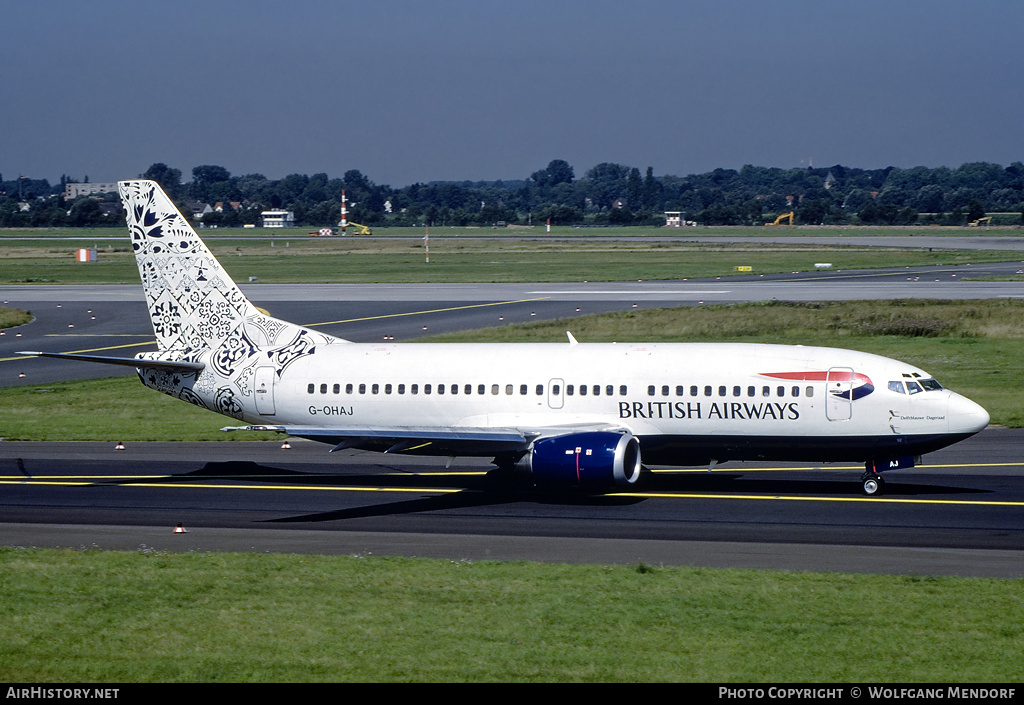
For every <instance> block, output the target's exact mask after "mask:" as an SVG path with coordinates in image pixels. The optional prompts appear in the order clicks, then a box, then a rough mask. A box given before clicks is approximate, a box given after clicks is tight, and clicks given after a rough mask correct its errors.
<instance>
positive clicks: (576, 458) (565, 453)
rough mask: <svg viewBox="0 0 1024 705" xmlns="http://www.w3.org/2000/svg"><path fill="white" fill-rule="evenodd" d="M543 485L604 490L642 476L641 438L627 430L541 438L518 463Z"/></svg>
mask: <svg viewBox="0 0 1024 705" xmlns="http://www.w3.org/2000/svg"><path fill="white" fill-rule="evenodd" d="M516 468H517V470H519V471H521V472H526V473H529V474H530V476H531V477H532V478H533V480H534V481H535V482H536V483H537V484H538V485H542V486H549V487H556V488H584V489H603V488H607V487H614V486H629V485H632V484H634V483H635V482H636V481H637V480H638V479H639V477H640V441H638V440H637V439H636V437H635V436H631V435H629V434H628V433H615V432H612V431H593V432H585V433H572V434H568V435H565V436H555V437H553V438H541V439H540V440H538V441H536V442H535V443H534V444H533V450H532V451H530V452H529V453H527V454H526V455H525V456H523V458H522V459H521V460H520V461H519V462H518V463H516Z"/></svg>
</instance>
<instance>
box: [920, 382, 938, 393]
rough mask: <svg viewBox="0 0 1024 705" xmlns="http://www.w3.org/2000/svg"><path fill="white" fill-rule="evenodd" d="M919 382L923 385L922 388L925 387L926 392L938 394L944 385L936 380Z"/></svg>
mask: <svg viewBox="0 0 1024 705" xmlns="http://www.w3.org/2000/svg"><path fill="white" fill-rule="evenodd" d="M918 382H920V383H921V386H922V387H924V390H925V391H926V392H936V391H938V390H940V389H942V385H941V384H939V382H938V380H935V379H920V380H918Z"/></svg>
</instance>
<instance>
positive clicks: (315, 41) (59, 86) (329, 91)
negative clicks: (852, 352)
mask: <svg viewBox="0 0 1024 705" xmlns="http://www.w3.org/2000/svg"><path fill="white" fill-rule="evenodd" d="M0 10H2V12H0V18H2V19H0V173H2V174H3V177H4V178H5V179H12V178H15V177H16V176H17V175H19V174H25V175H28V176H31V177H35V178H47V179H50V180H51V181H57V180H59V178H60V176H61V174H67V175H69V176H71V177H74V178H78V179H81V178H84V177H86V176H88V177H89V179H90V180H91V181H114V180H117V179H122V178H130V177H133V176H136V175H138V174H140V173H142V172H143V171H145V170H146V169H147V168H148V167H149V166H150V165H151V164H153V163H155V162H164V163H166V164H168V165H170V166H172V167H174V168H177V169H180V170H181V171H182V173H183V174H184V178H185V180H189V179H190V177H191V170H192V167H194V166H197V165H202V164H217V165H220V166H223V167H225V168H227V169H228V170H229V171H230V172H231V173H232V174H247V173H261V174H264V175H265V176H267V177H269V178H280V177H283V176H285V175H287V174H291V173H300V174H313V173H317V172H326V173H327V174H329V175H331V176H341V175H342V174H344V172H345V171H347V170H349V169H359V170H360V171H362V172H363V173H364V174H365V175H366V176H367V177H369V178H370V179H372V180H373V181H375V182H377V183H380V184H390V185H391V186H395V187H400V186H406V185H408V184H410V183H413V182H416V181H424V182H425V181H433V180H463V179H469V180H491V179H520V178H525V177H527V176H529V175H530V173H532V172H533V171H536V170H537V169H540V168H543V167H545V166H546V165H547V164H548V162H549V161H551V160H552V159H565V160H566V161H568V162H569V163H570V164H572V165H573V167H574V168H575V171H576V175H577V176H582V175H583V173H584V172H585V171H586V170H587V169H589V168H591V167H592V166H594V165H595V164H598V163H600V162H618V163H621V164H625V165H627V166H635V167H638V168H640V169H641V171H642V170H644V169H646V168H647V167H648V166H651V167H653V168H654V173H655V174H656V175H659V176H660V175H663V174H675V175H680V176H683V175H686V174H691V173H701V172H705V171H709V170H711V169H714V168H717V167H724V168H733V169H736V168H739V167H741V166H742V165H744V164H754V165H757V166H774V167H783V168H789V167H797V166H805V165H807V164H809V163H813V165H815V166H831V165H833V164H837V163H839V164H843V165H845V166H852V167H861V168H879V167H885V166H890V165H892V166H899V167H912V166H920V165H923V166H928V167H936V166H950V167H956V166H959V165H960V164H962V163H964V162H972V161H987V162H994V163H997V164H1002V165H1004V166H1005V165H1007V164H1009V163H1010V162H1013V161H1019V160H1024V129H1022V127H1021V119H1022V116H1024V80H1022V79H1024V41H1022V39H1024V37H1022V31H1024V2H1021V1H1020V0H971V1H967V0H963V1H954V0H858V1H857V2H837V1H834V0H717V1H707V2H687V1H685V0H676V1H670V0H629V2H623V1H621V0H619V1H616V2H613V1H611V0H517V1H511V0H510V1H507V2H506V1H500V0H434V1H433V2H426V1H412V0H364V1H363V2H348V1H345V0H340V1H338V0H336V1H329V0H288V2H271V1H268V0H224V1H218V0H205V1H203V2H198V1H196V0H176V1H175V2H147V1H145V0H135V1H133V2H129V1H127V0H88V1H86V0H75V1H69V0H47V1H46V2H38V1H30V0H4V1H3V2H0Z"/></svg>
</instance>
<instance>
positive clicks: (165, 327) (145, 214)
mask: <svg viewBox="0 0 1024 705" xmlns="http://www.w3.org/2000/svg"><path fill="white" fill-rule="evenodd" d="M118 187H119V190H120V193H121V202H122V203H123V204H124V208H125V211H126V212H127V221H128V230H129V233H130V234H131V238H132V247H133V248H134V250H135V259H136V262H137V263H138V265H139V275H140V276H141V277H142V287H143V289H144V290H145V293H146V304H147V306H148V307H149V314H150V317H151V319H152V322H153V332H154V333H155V334H156V340H157V343H158V345H159V347H160V352H161V357H164V358H168V357H173V356H181V355H188V354H189V353H192V352H194V351H197V350H202V349H213V350H216V349H218V348H221V347H222V346H224V345H231V343H230V341H231V339H232V338H237V337H238V336H240V335H241V336H244V337H245V338H247V339H248V342H250V343H251V344H253V345H255V346H257V347H268V346H274V345H278V344H281V343H284V342H288V341H291V340H293V339H294V338H295V337H296V336H297V335H298V334H299V333H301V332H303V331H304V332H306V333H307V334H312V335H313V336H314V337H316V338H317V339H318V341H319V342H328V340H329V341H330V342H341V341H340V340H339V339H337V338H332V337H331V336H328V335H324V334H323V333H317V332H314V331H310V330H308V329H306V328H303V327H302V326H297V325H295V324H293V323H288V322H286V321H280V320H278V319H275V318H271V317H270V316H267V315H266V314H263V313H261V312H260V311H259V309H257V308H256V307H255V306H253V305H252V304H251V303H250V302H249V300H248V299H247V298H246V297H245V295H244V294H242V292H241V290H240V289H239V288H238V286H237V285H236V284H235V282H234V281H232V279H231V277H230V276H229V275H228V273H227V272H226V271H225V270H224V268H223V267H222V266H221V264H220V262H218V261H217V259H216V258H215V257H214V256H213V253H211V252H210V250H209V249H208V248H207V247H206V244H205V243H204V242H203V241H202V240H201V239H200V238H199V235H197V234H196V231H195V230H193V229H192V226H191V225H189V224H188V221H186V220H185V218H184V217H183V216H182V215H181V213H180V212H179V211H178V209H177V208H176V207H175V205H174V204H173V203H172V202H171V200H170V199H169V198H168V197H167V195H166V194H165V193H164V192H163V190H162V189H161V188H160V186H159V185H158V184H157V183H156V182H154V181H121V182H119V183H118Z"/></svg>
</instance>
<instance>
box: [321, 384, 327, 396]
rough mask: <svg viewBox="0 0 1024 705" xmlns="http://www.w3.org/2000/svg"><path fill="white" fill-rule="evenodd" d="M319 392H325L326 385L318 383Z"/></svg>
mask: <svg viewBox="0 0 1024 705" xmlns="http://www.w3.org/2000/svg"><path fill="white" fill-rule="evenodd" d="M320 393H321V394H327V385H326V384H321V385H320Z"/></svg>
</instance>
